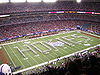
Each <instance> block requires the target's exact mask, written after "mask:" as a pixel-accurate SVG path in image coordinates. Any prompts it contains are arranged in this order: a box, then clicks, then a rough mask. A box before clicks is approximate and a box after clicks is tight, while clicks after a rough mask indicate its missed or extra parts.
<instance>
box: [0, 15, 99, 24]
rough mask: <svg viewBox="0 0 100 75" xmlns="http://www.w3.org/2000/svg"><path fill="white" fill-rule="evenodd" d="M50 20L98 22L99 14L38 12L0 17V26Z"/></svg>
mask: <svg viewBox="0 0 100 75" xmlns="http://www.w3.org/2000/svg"><path fill="white" fill-rule="evenodd" d="M49 20H50V21H51V20H84V21H95V22H100V16H98V15H91V14H40V15H39V14H38V15H26V16H13V17H7V18H3V19H0V26H2V25H12V24H19V23H29V22H38V21H49Z"/></svg>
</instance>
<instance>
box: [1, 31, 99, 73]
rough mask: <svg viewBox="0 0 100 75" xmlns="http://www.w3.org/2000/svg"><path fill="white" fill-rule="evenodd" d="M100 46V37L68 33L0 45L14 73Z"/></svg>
mask: <svg viewBox="0 0 100 75" xmlns="http://www.w3.org/2000/svg"><path fill="white" fill-rule="evenodd" d="M96 45H100V36H97V35H95V34H90V33H87V32H83V31H69V32H63V33H59V34H54V35H49V36H43V37H38V38H32V39H28V40H22V41H17V42H11V43H6V44H2V45H0V50H3V51H4V52H5V55H6V57H7V59H8V63H9V64H11V66H12V67H18V66H21V68H20V69H19V70H16V72H21V71H25V70H29V69H32V68H35V67H38V66H42V65H45V64H48V63H50V62H53V61H56V60H57V59H58V58H59V59H62V58H64V57H67V56H70V55H73V54H74V53H78V52H80V51H84V50H88V49H90V48H92V47H94V46H96Z"/></svg>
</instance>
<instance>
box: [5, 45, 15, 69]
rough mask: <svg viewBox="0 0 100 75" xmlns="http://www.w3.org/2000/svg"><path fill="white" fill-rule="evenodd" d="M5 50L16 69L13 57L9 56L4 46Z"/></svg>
mask: <svg viewBox="0 0 100 75" xmlns="http://www.w3.org/2000/svg"><path fill="white" fill-rule="evenodd" d="M3 48H4V49H5V51H6V53H7V55H8V57H9V58H10V60H11V62H12V63H13V65H14V67H16V65H15V63H14V61H13V60H12V58H11V56H10V55H9V53H8V51H7V49H6V48H5V47H4V46H3Z"/></svg>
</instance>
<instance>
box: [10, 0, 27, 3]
mask: <svg viewBox="0 0 100 75" xmlns="http://www.w3.org/2000/svg"><path fill="white" fill-rule="evenodd" d="M11 2H12V3H22V2H26V0H11Z"/></svg>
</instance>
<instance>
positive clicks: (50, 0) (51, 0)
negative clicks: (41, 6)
mask: <svg viewBox="0 0 100 75" xmlns="http://www.w3.org/2000/svg"><path fill="white" fill-rule="evenodd" d="M56 1H57V0H43V2H47V3H48V2H56Z"/></svg>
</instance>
